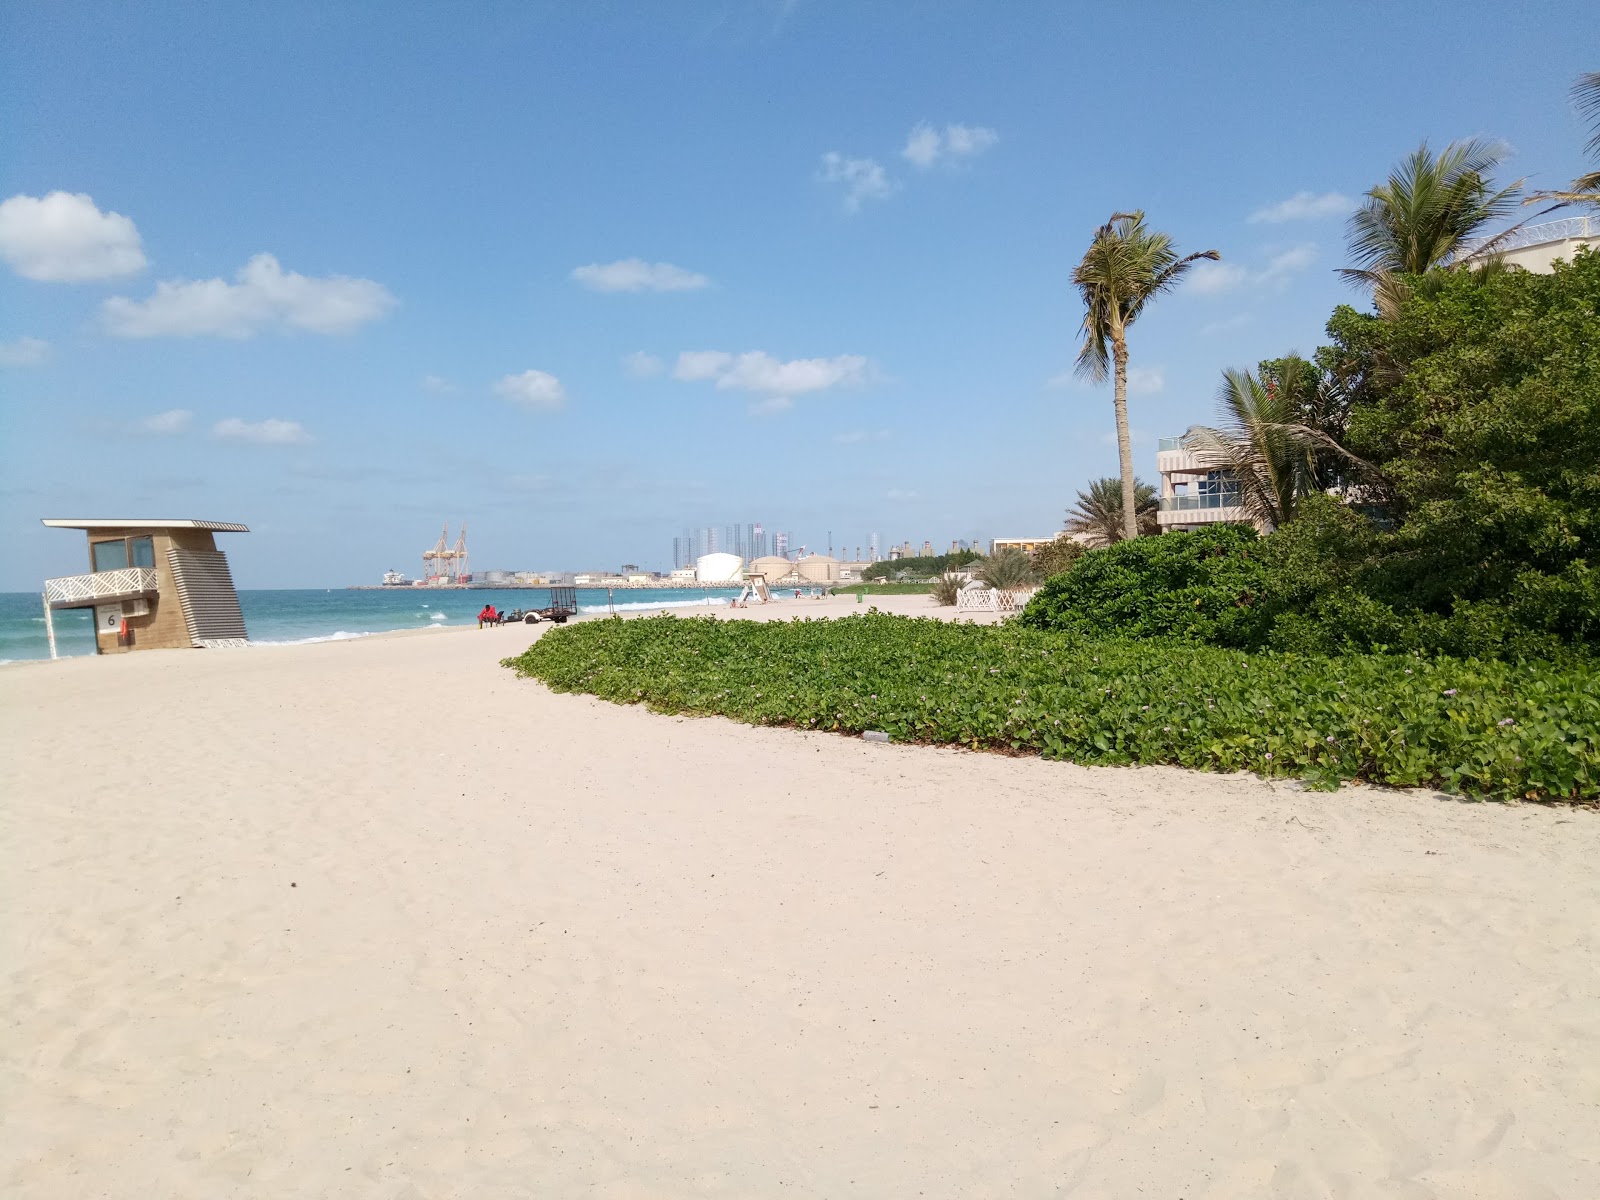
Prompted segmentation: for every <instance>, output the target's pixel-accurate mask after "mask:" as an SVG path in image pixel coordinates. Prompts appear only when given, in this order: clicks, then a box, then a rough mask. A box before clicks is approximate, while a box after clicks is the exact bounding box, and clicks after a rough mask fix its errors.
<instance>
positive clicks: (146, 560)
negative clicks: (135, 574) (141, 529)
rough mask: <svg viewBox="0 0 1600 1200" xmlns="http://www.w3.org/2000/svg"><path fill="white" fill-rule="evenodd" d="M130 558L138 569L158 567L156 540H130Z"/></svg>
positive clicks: (142, 538) (145, 538)
mask: <svg viewBox="0 0 1600 1200" xmlns="http://www.w3.org/2000/svg"><path fill="white" fill-rule="evenodd" d="M128 557H129V558H130V559H132V560H133V561H132V565H133V566H136V567H153V566H155V565H156V544H155V541H154V539H152V538H147V537H137V538H129V539H128Z"/></svg>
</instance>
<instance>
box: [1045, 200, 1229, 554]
mask: <svg viewBox="0 0 1600 1200" xmlns="http://www.w3.org/2000/svg"><path fill="white" fill-rule="evenodd" d="M1221 257H1222V255H1220V254H1218V253H1217V252H1216V251H1215V250H1203V251H1201V252H1200V253H1199V254H1190V255H1188V256H1187V257H1185V258H1179V257H1178V252H1177V251H1176V250H1174V249H1173V247H1172V239H1171V238H1170V237H1168V236H1167V235H1166V234H1164V233H1157V232H1155V231H1154V230H1151V229H1149V228H1147V227H1146V226H1145V223H1144V213H1142V212H1139V211H1134V212H1127V213H1112V214H1111V219H1110V220H1109V221H1107V222H1106V223H1105V224H1104V225H1102V226H1100V228H1099V229H1098V230H1096V231H1095V235H1094V241H1092V242H1090V243H1089V248H1088V249H1087V250H1086V251H1084V254H1083V261H1082V262H1080V263H1079V264H1078V266H1077V268H1076V269H1075V270H1074V271H1073V272H1072V282H1073V284H1074V285H1075V286H1076V287H1077V289H1078V291H1079V293H1080V294H1081V295H1082V297H1083V327H1082V332H1083V346H1082V348H1081V349H1080V350H1079V351H1078V374H1079V375H1082V376H1083V377H1084V378H1086V379H1090V380H1093V381H1094V382H1096V383H1099V382H1101V381H1103V380H1104V379H1105V377H1106V375H1107V373H1108V371H1110V372H1114V374H1113V381H1112V402H1113V403H1114V404H1115V405H1116V412H1117V454H1118V456H1119V459H1120V465H1121V472H1122V517H1123V531H1122V536H1123V537H1130V538H1133V537H1138V536H1139V528H1138V525H1137V524H1136V523H1135V510H1136V509H1137V507H1138V506H1137V504H1136V503H1135V499H1134V479H1133V443H1132V441H1131V439H1130V437H1129V434H1128V326H1130V325H1132V324H1133V323H1134V322H1135V321H1136V320H1138V319H1139V314H1140V313H1142V312H1144V309H1145V305H1147V304H1149V303H1150V301H1152V300H1154V299H1155V298H1156V297H1157V296H1159V295H1160V294H1161V293H1162V292H1164V291H1166V290H1167V289H1169V288H1171V287H1172V286H1173V285H1175V284H1176V283H1177V282H1178V280H1180V279H1182V278H1183V276H1184V275H1185V274H1187V273H1188V271H1189V268H1190V267H1192V266H1194V264H1195V262H1196V261H1198V260H1199V259H1202V258H1209V259H1212V260H1213V261H1214V260H1216V259H1219V258H1221Z"/></svg>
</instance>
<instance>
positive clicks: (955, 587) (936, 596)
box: [928, 575, 964, 605]
mask: <svg viewBox="0 0 1600 1200" xmlns="http://www.w3.org/2000/svg"><path fill="white" fill-rule="evenodd" d="M963 582H964V581H963V580H962V578H961V576H959V575H941V576H939V578H938V579H936V580H934V583H933V587H932V589H931V590H930V591H929V593H928V594H929V595H930V596H932V597H933V602H934V603H935V604H943V605H951V604H954V603H955V602H956V601H957V600H958V599H960V597H961V585H962V583H963Z"/></svg>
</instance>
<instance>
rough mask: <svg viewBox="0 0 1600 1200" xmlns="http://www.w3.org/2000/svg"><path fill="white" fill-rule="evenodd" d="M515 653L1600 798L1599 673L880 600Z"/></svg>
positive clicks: (619, 625)
mask: <svg viewBox="0 0 1600 1200" xmlns="http://www.w3.org/2000/svg"><path fill="white" fill-rule="evenodd" d="M1152 540H1153V541H1154V540H1165V539H1152ZM505 665H506V666H508V667H510V668H513V669H514V670H516V671H517V672H518V673H519V674H521V675H523V676H527V677H531V678H535V679H539V680H542V681H543V682H544V683H545V684H547V685H548V686H549V687H551V688H552V689H554V690H555V691H558V692H585V693H589V694H592V695H595V696H599V697H601V698H603V699H606V700H611V701H615V702H617V703H623V704H645V705H648V706H649V707H650V708H651V709H653V710H655V711H657V712H670V713H691V714H716V715H720V716H725V717H731V718H733V719H735V720H740V721H745V722H748V723H751V724H758V725H787V726H794V727H797V728H801V729H816V730H830V731H835V732H839V733H847V734H855V733H861V732H864V731H867V730H881V731H883V732H885V733H887V734H889V736H890V737H891V738H892V739H894V740H895V741H906V742H923V743H932V744H944V745H959V746H966V747H970V748H972V749H980V750H997V751H1002V752H1007V753H1027V754H1040V755H1043V756H1044V757H1046V758H1050V759H1061V760H1070V761H1073V762H1079V763H1102V764H1131V763H1148V764H1155V763H1168V764H1174V765H1177V766H1183V767H1190V768H1196V769H1201V770H1214V771H1253V772H1255V773H1257V774H1259V775H1262V776H1266V777H1280V778H1281V777H1289V778H1299V779H1304V780H1306V781H1308V782H1309V783H1311V784H1312V785H1314V786H1321V787H1332V786H1336V785H1337V784H1338V783H1339V782H1340V781H1341V780H1350V779H1363V780H1369V781H1371V782H1374V783H1382V784H1389V785H1395V786H1403V787H1412V786H1430V787H1439V788H1443V789H1445V790H1448V791H1455V792H1461V793H1464V794H1466V795H1470V796H1478V797H1493V798H1501V799H1510V798H1569V799H1584V798H1595V797H1596V796H1600V676H1597V675H1596V674H1595V673H1594V672H1592V671H1588V670H1585V669H1581V668H1580V667H1577V666H1572V665H1568V666H1560V665H1554V664H1550V663H1538V662H1527V663H1509V662H1504V661H1484V660H1478V661H1462V660H1457V659H1453V658H1447V657H1439V656H1431V657H1430V656H1407V655H1391V654H1349V655H1340V656H1333V657H1323V656H1306V655H1298V654H1276V653H1270V652H1269V653H1261V654H1252V655H1245V654H1241V653H1239V652H1238V651H1233V650H1225V649H1222V648H1219V647H1213V646H1201V645H1184V644H1180V643H1174V642H1170V641H1143V642H1140V641H1132V640H1121V641H1109V640H1102V639H1094V638H1087V637H1082V636H1077V635H1073V634H1066V633H1060V632H1053V631H1039V630H1035V629H1031V628H1026V627H1023V626H1021V625H1020V624H1018V623H1016V622H1010V623H1007V624H1005V625H1000V626H978V625H966V624H951V623H946V622H941V621H936V620H931V619H910V618H905V617H892V616H887V615H884V614H880V613H868V614H864V615H860V616H851V617H846V618H843V619H841V620H832V621H826V620H816V621H812V620H803V621H793V622H787V621H772V622H757V621H718V620H716V619H715V618H687V619H686V618H681V617H672V616H665V617H651V618H642V619H637V620H626V621H625V620H622V619H620V618H618V619H606V620H596V621H591V622H585V623H583V624H579V625H574V626H571V627H568V628H564V629H559V630H552V631H550V632H549V633H547V634H546V635H545V636H544V637H543V638H541V639H540V640H539V641H537V642H535V643H534V644H533V645H532V646H531V647H529V649H528V650H527V651H526V652H525V653H523V654H521V655H519V656H517V657H515V658H509V659H506V660H505Z"/></svg>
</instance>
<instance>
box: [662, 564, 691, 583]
mask: <svg viewBox="0 0 1600 1200" xmlns="http://www.w3.org/2000/svg"><path fill="white" fill-rule="evenodd" d="M667 578H668V579H670V580H671V581H672V582H673V583H693V582H694V568H693V567H679V568H678V569H677V570H676V571H674V572H673V573H672V574H671V575H668V576H667Z"/></svg>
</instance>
